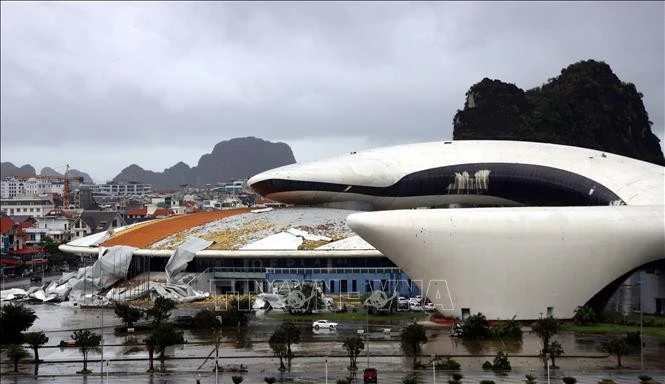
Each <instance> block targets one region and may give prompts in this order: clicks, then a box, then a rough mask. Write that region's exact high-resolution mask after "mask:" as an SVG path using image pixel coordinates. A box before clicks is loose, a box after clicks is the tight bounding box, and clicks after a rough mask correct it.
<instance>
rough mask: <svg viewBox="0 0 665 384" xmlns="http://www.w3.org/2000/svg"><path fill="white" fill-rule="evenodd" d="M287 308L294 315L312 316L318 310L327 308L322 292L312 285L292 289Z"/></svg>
mask: <svg viewBox="0 0 665 384" xmlns="http://www.w3.org/2000/svg"><path fill="white" fill-rule="evenodd" d="M286 308H287V309H288V311H289V313H292V314H305V315H311V314H312V311H313V310H315V309H318V308H321V309H322V308H325V304H324V303H323V299H322V297H321V291H320V290H319V289H318V287H316V286H315V285H314V284H312V283H303V284H300V285H299V286H297V287H295V288H293V289H291V291H290V292H289V294H288V296H287V297H286Z"/></svg>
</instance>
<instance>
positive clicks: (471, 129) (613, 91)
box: [453, 60, 665, 165]
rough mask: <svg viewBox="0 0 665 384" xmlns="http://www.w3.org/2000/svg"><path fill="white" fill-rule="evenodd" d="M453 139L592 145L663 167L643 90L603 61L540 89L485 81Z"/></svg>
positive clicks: (584, 64) (566, 72)
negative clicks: (625, 80)
mask: <svg viewBox="0 0 665 384" xmlns="http://www.w3.org/2000/svg"><path fill="white" fill-rule="evenodd" d="M453 124H454V130H453V139H454V140H521V141H537V142H548V143H555V144H565V145H573V146H578V147H585V148H592V149H598V150H603V151H608V152H611V153H616V154H619V155H624V156H628V157H632V158H635V159H640V160H644V161H649V162H652V163H656V164H660V165H665V157H663V151H662V149H661V147H660V144H659V143H660V140H659V139H658V137H656V135H654V133H653V132H652V131H651V125H652V123H651V121H649V116H648V114H647V111H646V109H645V108H644V104H643V103H642V94H641V93H640V92H638V91H637V89H636V87H635V85H634V84H632V83H624V82H622V81H621V80H619V78H618V77H617V76H616V75H615V74H614V73H613V72H612V69H611V68H610V66H609V65H608V64H606V63H604V62H599V61H594V60H587V61H580V62H578V63H575V64H572V65H570V66H568V67H567V68H564V69H562V70H561V74H560V75H559V76H557V77H555V78H552V79H549V80H548V81H547V83H546V84H544V85H543V86H541V87H538V88H535V89H531V90H528V91H526V92H525V91H523V90H522V89H520V88H518V87H517V86H515V85H514V84H510V83H504V82H502V81H500V80H490V79H488V78H485V79H483V80H482V81H480V82H479V83H477V84H474V85H473V86H471V88H470V89H469V91H468V92H467V93H466V102H465V104H464V109H463V110H461V111H460V110H458V111H457V113H456V114H455V118H454V120H453Z"/></svg>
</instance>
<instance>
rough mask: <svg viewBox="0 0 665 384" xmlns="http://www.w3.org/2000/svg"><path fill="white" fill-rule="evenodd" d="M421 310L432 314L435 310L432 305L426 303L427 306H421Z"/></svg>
mask: <svg viewBox="0 0 665 384" xmlns="http://www.w3.org/2000/svg"><path fill="white" fill-rule="evenodd" d="M423 309H425V311H427V312H434V311H436V308H435V307H434V304H432V303H427V304H425V305H424V306H423Z"/></svg>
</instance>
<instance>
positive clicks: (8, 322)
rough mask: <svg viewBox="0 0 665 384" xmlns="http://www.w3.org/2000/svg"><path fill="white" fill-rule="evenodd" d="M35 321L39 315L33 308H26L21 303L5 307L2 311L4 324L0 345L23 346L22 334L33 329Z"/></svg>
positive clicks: (1, 317) (1, 322) (0, 310)
mask: <svg viewBox="0 0 665 384" xmlns="http://www.w3.org/2000/svg"><path fill="white" fill-rule="evenodd" d="M35 320H37V315H35V311H34V310H33V309H32V308H26V307H24V306H23V304H21V303H18V304H15V303H9V304H6V305H3V306H2V309H0V324H2V339H1V340H0V344H3V345H6V344H21V343H22V342H23V335H22V334H21V332H23V331H25V330H26V329H28V328H30V327H32V324H33V323H34V322H35Z"/></svg>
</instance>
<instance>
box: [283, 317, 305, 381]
mask: <svg viewBox="0 0 665 384" xmlns="http://www.w3.org/2000/svg"><path fill="white" fill-rule="evenodd" d="M280 328H281V329H282V330H283V331H284V338H285V339H284V340H285V341H286V353H287V361H288V363H289V371H291V360H293V357H294V356H293V351H291V346H292V345H293V344H298V343H300V329H298V327H296V325H295V324H293V323H292V322H290V321H285V322H283V323H282V325H281V326H280Z"/></svg>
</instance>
